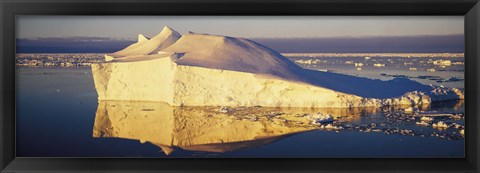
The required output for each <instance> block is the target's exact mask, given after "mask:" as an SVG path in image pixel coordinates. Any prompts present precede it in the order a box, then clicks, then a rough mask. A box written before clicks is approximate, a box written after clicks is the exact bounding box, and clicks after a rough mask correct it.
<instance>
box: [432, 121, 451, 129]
mask: <svg viewBox="0 0 480 173" xmlns="http://www.w3.org/2000/svg"><path fill="white" fill-rule="evenodd" d="M432 127H436V128H445V129H446V128H448V125H447V124H446V123H444V122H443V121H439V122H438V123H433V124H432Z"/></svg>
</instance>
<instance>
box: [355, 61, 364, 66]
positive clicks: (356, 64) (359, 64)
mask: <svg viewBox="0 0 480 173" xmlns="http://www.w3.org/2000/svg"><path fill="white" fill-rule="evenodd" d="M361 66H363V63H361V62H360V63H355V67H361Z"/></svg>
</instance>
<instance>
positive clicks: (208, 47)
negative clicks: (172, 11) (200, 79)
mask: <svg viewBox="0 0 480 173" xmlns="http://www.w3.org/2000/svg"><path fill="white" fill-rule="evenodd" d="M162 51H164V52H177V53H185V54H184V55H183V57H181V58H180V59H179V60H177V61H176V63H177V64H179V65H188V66H198V67H205V68H213V69H222V70H232V71H240V72H248V73H254V74H267V75H273V76H278V77H282V78H296V77H297V76H298V74H299V73H300V72H301V71H302V68H301V67H300V66H298V65H296V64H295V63H293V62H291V61H290V60H288V59H287V58H285V57H284V56H282V55H281V54H279V53H278V52H276V51H274V50H272V49H270V48H268V47H265V46H263V45H260V44H258V43H256V42H254V41H251V40H248V39H244V38H235V37H228V36H219V35H209V34H193V33H189V34H185V35H183V36H182V37H181V38H180V39H179V40H178V41H177V42H175V43H174V44H173V45H171V46H170V47H168V48H166V49H164V50H162Z"/></svg>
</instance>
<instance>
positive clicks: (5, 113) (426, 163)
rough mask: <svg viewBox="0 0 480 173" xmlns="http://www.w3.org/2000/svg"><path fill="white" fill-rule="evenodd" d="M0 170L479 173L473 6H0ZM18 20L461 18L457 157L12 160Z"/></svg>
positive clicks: (318, 1) (454, 1)
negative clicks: (460, 149)
mask: <svg viewBox="0 0 480 173" xmlns="http://www.w3.org/2000/svg"><path fill="white" fill-rule="evenodd" d="M0 15H1V17H0V18H1V21H0V26H1V30H0V33H1V36H0V38H1V42H0V44H1V45H0V53H1V57H0V66H1V67H0V68H1V70H0V81H1V85H0V90H1V94H0V112H1V116H0V124H1V125H0V126H1V128H0V135H1V141H0V170H1V172H70V171H71V172H111V171H122V172H125V171H127V172H129V171H130V172H194V171H204V172H211V171H221V172H239V171H264V172H279V171H282V172H298V171H308V172H318V171H324V172H352V171H361V172H372V171H376V172H478V171H479V166H480V162H479V161H480V160H479V154H480V153H479V151H480V150H479V147H480V144H479V143H478V140H479V137H480V136H479V134H480V133H479V128H478V126H479V125H480V122H479V118H478V115H480V114H479V107H480V104H479V97H480V95H479V92H478V90H479V81H480V80H479V79H480V78H479V77H480V76H479V71H478V68H479V67H480V63H479V62H480V61H479V60H478V58H480V46H479V41H480V34H479V32H480V18H479V16H480V4H479V1H478V0H297V1H294V0H277V1H274V0H230V1H228V2H226V1H222V0H206V1H201V2H199V1H194V0H177V1H172V0H160V1H150V0H104V1H95V0H69V1H60V0H15V1H13V0H0ZM16 15H242V16H245V15H248V16H252V15H460V16H464V17H465V96H466V98H465V114H466V115H467V116H466V118H465V119H466V120H465V121H466V126H465V127H466V129H465V131H466V132H465V135H466V136H465V151H466V152H465V154H466V157H465V158H462V159H193V158H192V159H172V158H169V159H162V158H158V159H146V158H145V159H133V158H125V159H123V158H116V159H114V158H16V157H15V75H14V74H15V16H16Z"/></svg>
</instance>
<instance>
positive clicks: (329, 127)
mask: <svg viewBox="0 0 480 173" xmlns="http://www.w3.org/2000/svg"><path fill="white" fill-rule="evenodd" d="M320 128H321V129H328V130H340V129H342V127H338V126H334V125H332V124H327V125H321V126H320Z"/></svg>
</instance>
